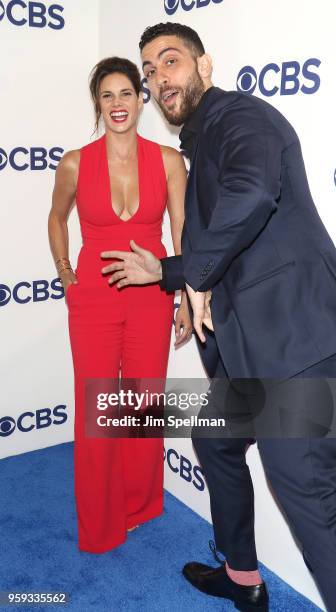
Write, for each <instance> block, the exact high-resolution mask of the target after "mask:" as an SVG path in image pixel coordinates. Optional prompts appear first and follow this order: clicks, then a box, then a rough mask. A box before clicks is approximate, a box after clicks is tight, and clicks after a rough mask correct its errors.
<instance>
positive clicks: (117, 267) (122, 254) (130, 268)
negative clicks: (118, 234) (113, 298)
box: [100, 240, 162, 288]
mask: <svg viewBox="0 0 336 612" xmlns="http://www.w3.org/2000/svg"><path fill="white" fill-rule="evenodd" d="M130 246H131V249H132V251H104V252H103V253H101V254H100V256H101V257H102V258H103V259H120V260H121V261H117V262H114V263H112V264H110V265H108V266H105V268H102V273H103V274H111V272H113V274H112V276H111V277H110V278H109V281H108V282H109V284H110V285H112V284H113V283H117V287H118V288H120V287H125V286H126V285H146V284H147V283H157V282H158V281H160V280H161V279H162V267H161V262H160V260H159V259H158V258H157V257H155V255H153V253H151V251H146V249H143V248H142V247H140V246H139V245H138V244H136V243H135V242H134V240H131V241H130Z"/></svg>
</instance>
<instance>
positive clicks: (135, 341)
mask: <svg viewBox="0 0 336 612" xmlns="http://www.w3.org/2000/svg"><path fill="white" fill-rule="evenodd" d="M137 143H138V177H139V179H138V180H139V208H138V210H137V212H136V213H135V214H134V215H133V217H131V218H130V219H129V220H128V221H122V220H121V219H120V218H119V217H118V216H117V215H116V213H115V212H114V210H113V208H112V201H111V189H110V179H109V172H108V159H107V149H106V137H105V135H104V136H103V137H102V138H99V139H98V140H96V141H95V142H93V143H91V144H89V145H86V146H85V147H83V148H82V149H81V157H80V167H79V177H78V185H77V194H76V201H77V208H78V215H79V219H80V225H81V232H82V239H83V246H82V248H81V250H80V253H79V257H78V262H77V268H76V275H77V278H78V284H77V285H74V284H72V285H70V286H69V288H68V291H67V302H68V317H69V334H70V342H71V350H72V358H73V365H74V377H75V447H74V449H75V450H74V463H75V497H76V509H77V524H78V545H79V549H80V550H83V551H89V552H94V553H101V552H104V551H107V550H109V549H111V548H113V547H115V546H118V545H119V544H121V543H122V542H124V541H125V538H126V530H127V528H130V527H133V526H135V525H138V524H139V523H142V522H144V521H148V520H150V519H152V518H154V517H156V516H158V515H159V514H160V513H161V512H162V510H163V440H162V438H161V439H160V438H156V439H155V438H150V439H143V438H133V439H132V438H119V439H117V438H115V439H111V438H89V437H85V433H84V380H85V378H118V376H119V373H120V375H121V376H122V377H123V378H141V377H145V378H146V377H153V378H154V377H158V378H164V377H165V376H166V372H167V363H168V353H169V346H170V338H171V329H172V321H173V299H174V296H173V295H167V294H166V293H165V292H164V291H162V290H161V289H160V287H159V286H158V285H157V284H154V285H147V286H143V287H141V286H128V287H124V288H122V289H117V287H116V286H115V285H113V286H110V285H109V284H108V276H106V275H103V274H102V272H101V269H102V268H103V267H104V266H106V265H108V263H111V262H112V260H103V259H102V258H101V257H100V253H101V252H102V251H108V250H112V249H119V250H124V251H129V250H130V245H129V242H130V239H134V240H135V242H137V243H138V244H140V246H143V247H145V248H146V249H149V250H151V251H152V252H153V253H154V254H155V255H156V256H157V257H159V258H161V257H164V256H165V255H166V250H165V247H164V246H163V244H162V242H161V236H162V218H163V213H164V211H165V208H166V201H167V184H166V177H165V170H164V166H163V160H162V155H161V150H160V147H159V145H158V144H156V143H154V142H151V141H149V140H146V139H144V138H142V137H141V136H139V135H138V136H137Z"/></svg>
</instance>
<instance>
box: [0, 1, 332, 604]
mask: <svg viewBox="0 0 336 612" xmlns="http://www.w3.org/2000/svg"><path fill="white" fill-rule="evenodd" d="M335 17H336V9H335V8H334V3H333V2H332V0H325V2H324V3H323V5H318V4H316V3H315V2H313V1H312V0H308V1H307V2H305V3H294V4H293V3H292V2H290V1H289V0H283V2H282V3H281V4H280V3H278V2H275V0H272V1H269V0H252V1H251V0H146V1H145V2H138V1H136V0H100V1H98V0H96V1H93V0H64V1H63V2H59V3H54V2H52V1H50V2H38V1H23V0H11V1H6V0H1V1H0V50H1V58H2V61H1V63H0V75H1V114H0V125H1V129H0V186H1V189H0V194H1V206H0V215H1V230H2V231H1V241H0V249H1V252H0V258H1V259H0V320H1V347H2V351H1V356H0V359H1V395H0V402H1V404H0V457H6V456H10V455H14V454H18V453H22V452H25V451H28V450H34V449H38V448H43V447H46V446H50V445H54V444H58V443H61V442H66V441H69V440H72V439H73V417H74V397H73V371H72V360H71V353H70V346H69V336H68V328H67V306H66V304H65V301H64V295H63V290H62V287H61V285H60V282H59V280H58V279H57V273H56V270H55V267H54V264H53V261H52V257H51V254H50V250H49V243H48V235H47V219H48V214H49V210H50V204H51V194H52V188H53V182H54V176H55V169H56V167H57V164H58V162H59V160H60V158H61V156H62V155H63V153H64V151H67V150H70V149H74V148H79V147H81V146H82V145H84V144H86V143H88V142H89V141H90V139H91V138H92V132H93V125H94V120H93V113H92V108H91V103H90V99H89V93H88V75H89V72H90V70H91V68H92V67H93V65H94V64H95V63H96V62H97V61H98V59H101V58H102V57H106V56H110V55H119V56H124V57H127V58H129V59H131V60H133V61H135V62H136V63H137V64H138V65H139V66H140V57H139V51H138V42H139V38H140V36H141V34H142V32H143V30H144V29H145V27H147V26H148V25H153V24H155V23H159V22H164V21H178V22H180V23H185V24H188V25H190V26H191V27H193V28H195V29H196V30H197V31H198V33H199V35H200V36H201V38H202V40H203V42H204V45H205V47H206V50H207V51H208V52H209V53H210V54H211V55H212V57H213V60H214V74H213V81H214V83H215V84H216V85H218V86H220V87H222V88H224V89H226V90H240V91H244V92H246V93H248V94H250V95H255V96H259V97H261V98H263V99H265V100H267V101H268V102H269V103H271V104H273V105H274V106H276V107H277V108H278V109H279V110H280V111H281V112H282V113H283V114H284V115H285V116H286V117H287V118H288V119H289V120H290V121H291V122H292V124H293V125H294V127H295V129H296V130H297V132H298V134H299V136H300V138H301V143H302V148H303V153H304V157H305V161H306V169H307V173H308V177H309V181H310V187H311V191H312V194H313V197H314V199H315V202H316V204H317V207H318V210H319V213H320V215H321V217H322V219H323V221H324V223H325V225H326V227H327V229H328V230H329V233H330V235H331V237H332V238H333V240H334V241H335V242H336V213H335V203H336V202H335V196H336V170H335V169H336V155H335V145H334V143H335V136H336V134H335V132H336V128H335V122H334V120H333V119H334V113H333V110H334V109H333V103H334V99H335V93H336V91H335V90H336V86H335V74H336V70H335V68H336V65H335V64H336V54H335V43H334V31H333V30H334V25H333V24H334V23H335ZM143 89H144V94H145V105H144V110H143V113H142V117H141V120H140V125H139V132H140V133H141V134H142V135H143V136H145V137H147V138H149V139H152V140H155V141H157V142H160V143H162V144H170V145H172V146H174V147H176V148H178V143H179V139H178V131H179V130H178V129H176V128H171V127H169V126H168V125H167V124H166V123H165V122H164V120H163V118H162V115H161V114H160V112H159V110H158V109H157V108H156V107H155V104H154V103H153V101H152V100H151V99H150V95H149V91H148V88H147V87H146V82H145V81H144V82H143ZM69 234H70V257H71V261H72V264H73V267H75V265H76V258H77V255H78V252H79V249H80V246H81V237H80V230H79V224H78V217H77V214H76V210H74V211H73V212H72V213H71V216H70V220H69ZM164 242H165V244H166V247H167V249H168V252H169V253H170V254H173V248H172V241H171V237H170V227H169V219H168V218H166V219H165V223H164ZM178 299H179V297H178V295H177V297H176V303H177V304H178ZM173 341H174V336H173V334H172V345H171V353H170V360H169V370H168V376H169V378H197V377H204V376H205V375H204V371H203V368H202V365H201V362H200V359H199V356H198V353H197V348H196V344H195V341H194V339H192V340H191V341H190V342H189V343H188V344H187V345H185V346H184V347H181V348H180V349H178V350H175V349H174V346H173ZM165 447H166V448H165V470H166V472H165V479H166V487H167V489H168V490H169V491H171V492H172V493H173V494H174V495H176V496H177V497H179V498H180V499H181V500H182V501H184V502H185V503H186V504H187V505H189V506H190V507H192V508H193V509H194V510H195V511H196V512H198V513H199V514H201V515H202V516H204V517H205V518H207V519H210V510H209V499H208V493H207V489H206V484H205V481H204V476H203V474H202V470H201V468H200V466H199V464H198V460H197V457H196V456H195V454H194V452H193V450H192V446H191V443H190V441H189V440H181V439H179V440H174V439H169V440H167V441H166V445H165ZM248 462H249V465H250V468H251V471H252V476H253V480H254V483H255V492H256V535H257V548H258V556H259V559H260V560H261V561H263V562H264V563H265V564H266V565H268V567H270V568H271V569H272V570H273V571H275V572H276V573H277V574H279V575H280V576H281V577H282V578H283V579H285V580H286V581H287V582H289V583H290V584H291V585H292V586H294V587H295V588H297V589H298V590H299V591H300V592H302V593H304V594H305V595H306V596H307V597H309V598H310V599H311V600H312V601H314V602H315V603H317V604H318V605H320V606H321V607H323V605H322V602H321V599H320V597H319V595H318V593H317V590H316V588H315V585H314V583H313V581H312V579H311V577H310V575H309V573H308V571H307V569H306V567H305V565H304V563H303V561H302V557H301V555H300V553H299V551H298V549H297V547H296V544H295V542H294V541H293V538H292V536H291V534H290V532H289V529H288V526H287V524H286V522H285V520H284V518H283V516H282V515H281V513H280V511H279V509H278V507H277V505H276V502H275V501H274V499H273V497H272V494H271V492H270V490H269V488H268V486H267V483H266V481H265V477H264V473H263V469H262V466H261V464H260V460H259V456H258V452H257V449H256V447H252V448H251V449H250V450H249V452H248ZM206 548H207V542H204V549H205V552H206Z"/></svg>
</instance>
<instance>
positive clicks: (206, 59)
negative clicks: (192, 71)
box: [197, 53, 212, 81]
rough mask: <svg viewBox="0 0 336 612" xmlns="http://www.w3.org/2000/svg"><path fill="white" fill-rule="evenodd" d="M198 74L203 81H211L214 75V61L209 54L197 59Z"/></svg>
mask: <svg viewBox="0 0 336 612" xmlns="http://www.w3.org/2000/svg"><path fill="white" fill-rule="evenodd" d="M197 68H198V74H199V75H200V77H201V79H203V81H207V80H211V75H212V59H211V56H210V55H209V53H204V54H203V55H201V56H200V57H198V58H197Z"/></svg>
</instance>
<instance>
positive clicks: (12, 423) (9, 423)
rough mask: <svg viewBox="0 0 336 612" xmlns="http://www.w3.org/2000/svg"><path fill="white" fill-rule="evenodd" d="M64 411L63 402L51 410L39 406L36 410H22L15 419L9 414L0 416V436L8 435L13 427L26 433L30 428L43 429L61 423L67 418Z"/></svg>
mask: <svg viewBox="0 0 336 612" xmlns="http://www.w3.org/2000/svg"><path fill="white" fill-rule="evenodd" d="M65 411H66V406H65V404H59V405H58V406H55V408H54V409H53V410H51V409H50V408H41V409H40V410H36V412H23V413H22V414H20V416H19V417H18V418H17V419H16V420H15V419H14V418H13V417H11V416H4V417H1V418H0V437H3V438H5V437H7V436H10V435H11V434H12V433H13V432H14V431H15V429H18V430H19V431H21V432H23V433H27V432H28V431H32V429H44V428H45V427H50V425H63V423H65V422H66V420H67V418H68V415H67V414H66V412H65Z"/></svg>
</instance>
